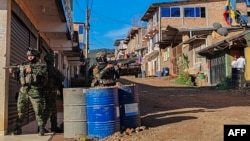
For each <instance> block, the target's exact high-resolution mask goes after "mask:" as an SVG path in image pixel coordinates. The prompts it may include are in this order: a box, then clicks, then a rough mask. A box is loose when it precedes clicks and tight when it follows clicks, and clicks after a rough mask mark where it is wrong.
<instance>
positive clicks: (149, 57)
mask: <svg viewBox="0 0 250 141" xmlns="http://www.w3.org/2000/svg"><path fill="white" fill-rule="evenodd" d="M158 55H159V50H154V51H152V52H150V53H149V54H146V55H145V56H143V58H142V59H143V60H145V61H151V60H152V59H154V58H156V57H157V56H158Z"/></svg>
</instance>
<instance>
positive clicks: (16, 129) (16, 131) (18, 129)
mask: <svg viewBox="0 0 250 141" xmlns="http://www.w3.org/2000/svg"><path fill="white" fill-rule="evenodd" d="M13 134H14V135H21V134H22V129H21V127H20V126H16V128H15V130H14V131H13Z"/></svg>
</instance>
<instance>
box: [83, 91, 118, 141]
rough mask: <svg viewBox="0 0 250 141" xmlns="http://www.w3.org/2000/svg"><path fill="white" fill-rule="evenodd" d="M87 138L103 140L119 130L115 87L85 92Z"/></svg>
mask: <svg viewBox="0 0 250 141" xmlns="http://www.w3.org/2000/svg"><path fill="white" fill-rule="evenodd" d="M86 104H87V125H88V136H90V137H94V138H98V139H103V138H105V137H107V136H110V135H112V134H113V133H115V132H116V131H119V130H120V115H119V101H118V88H117V87H104V88H90V89H87V91H86Z"/></svg>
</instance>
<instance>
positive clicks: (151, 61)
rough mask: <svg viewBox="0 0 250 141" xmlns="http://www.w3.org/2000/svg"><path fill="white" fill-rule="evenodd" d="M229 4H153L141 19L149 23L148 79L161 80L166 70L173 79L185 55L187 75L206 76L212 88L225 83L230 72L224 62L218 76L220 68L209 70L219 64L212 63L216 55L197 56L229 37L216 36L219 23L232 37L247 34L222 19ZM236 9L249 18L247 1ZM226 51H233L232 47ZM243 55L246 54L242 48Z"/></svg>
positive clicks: (196, 1) (216, 1)
mask: <svg viewBox="0 0 250 141" xmlns="http://www.w3.org/2000/svg"><path fill="white" fill-rule="evenodd" d="M226 3H227V1H226V0H207V1H199V0H193V1H182V2H165V3H153V4H151V5H150V7H149V8H148V9H147V10H146V12H145V14H144V16H143V17H142V18H141V20H142V21H144V22H147V33H146V34H145V36H144V39H145V40H147V47H148V53H147V54H146V55H145V56H144V57H143V60H144V61H143V62H144V63H145V66H146V68H145V69H146V74H147V76H151V75H154V76H161V72H162V69H163V68H169V72H170V75H178V74H179V72H180V67H179V66H178V64H179V63H180V62H181V60H182V56H183V55H186V56H187V58H188V62H189V63H188V68H187V70H185V71H188V73H189V74H193V75H196V74H198V73H200V72H201V73H204V74H205V75H206V78H207V79H206V80H205V81H206V83H207V84H209V85H215V84H217V83H219V82H220V81H222V79H223V78H225V77H226V76H225V75H224V74H223V73H225V74H226V70H227V69H228V68H227V69H226V66H225V64H226V63H225V61H222V62H221V68H219V70H223V71H220V73H219V72H218V67H217V68H213V67H210V66H214V64H213V65H212V64H210V63H211V62H218V61H212V60H213V59H212V58H217V59H216V60H218V59H219V58H218V57H216V55H215V54H210V55H209V56H208V55H200V54H199V53H197V52H199V50H203V52H204V50H205V48H207V47H209V46H210V45H212V44H214V43H216V40H218V38H219V37H222V38H223V36H226V35H220V34H218V33H217V30H218V29H217V28H216V27H214V26H215V25H214V24H215V23H219V24H220V25H221V27H223V28H221V27H220V29H223V30H226V31H228V32H229V34H230V32H235V31H237V30H245V29H243V28H242V27H241V26H240V24H238V23H237V22H233V23H232V25H233V26H235V27H233V26H230V25H227V23H226V21H225V18H224V17H223V13H224V12H225V11H224V8H225V5H226ZM236 9H237V10H239V11H240V12H241V13H244V15H245V16H246V17H248V16H247V15H249V14H248V13H249V12H248V11H249V10H248V9H249V7H248V4H247V2H246V1H236ZM214 35H217V37H214ZM212 46H213V45H212ZM227 47H228V48H227V49H229V50H230V47H231V46H227ZM224 49H225V48H224ZM238 49H239V48H238ZM240 52H241V53H240V54H244V51H243V48H242V49H241V51H240ZM228 55H232V54H228ZM222 58H224V57H222ZM219 60H221V59H219ZM222 60H224V59H222ZM218 76H223V77H218ZM218 78H219V79H218Z"/></svg>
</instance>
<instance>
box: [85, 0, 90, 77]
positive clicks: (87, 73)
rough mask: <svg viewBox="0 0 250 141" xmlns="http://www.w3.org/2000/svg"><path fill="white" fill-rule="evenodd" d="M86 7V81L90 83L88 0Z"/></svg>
mask: <svg viewBox="0 0 250 141" xmlns="http://www.w3.org/2000/svg"><path fill="white" fill-rule="evenodd" d="M86 1H87V5H86V22H85V31H86V33H85V34H86V43H85V58H86V59H85V79H86V82H89V58H88V49H89V29H90V25H89V8H88V4H89V2H88V0H86Z"/></svg>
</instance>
